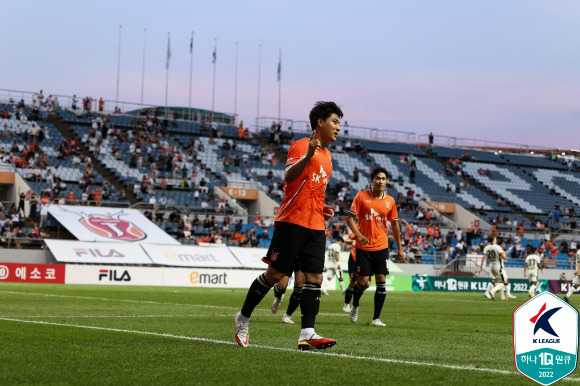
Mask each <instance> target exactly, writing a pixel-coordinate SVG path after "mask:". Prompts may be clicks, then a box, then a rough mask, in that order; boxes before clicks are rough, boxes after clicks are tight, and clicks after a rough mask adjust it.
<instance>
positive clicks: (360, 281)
mask: <svg viewBox="0 0 580 386" xmlns="http://www.w3.org/2000/svg"><path fill="white" fill-rule="evenodd" d="M356 270H357V272H358V278H357V281H356V284H355V285H354V288H353V294H352V308H351V310H350V321H351V322H352V323H356V321H357V320H358V309H359V306H360V299H361V297H362V296H363V294H364V292H365V291H366V289H367V288H369V285H370V277H371V275H372V274H373V271H372V266H371V258H370V256H369V252H367V251H363V250H361V249H358V248H357V249H356Z"/></svg>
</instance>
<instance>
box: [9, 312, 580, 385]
mask: <svg viewBox="0 0 580 386" xmlns="http://www.w3.org/2000/svg"><path fill="white" fill-rule="evenodd" d="M0 320H3V321H7V322H17V323H31V324H41V325H49V326H58V327H73V328H85V329H88V330H98V331H111V332H121V333H129V334H140V335H149V336H157V337H162V338H171V339H183V340H190V341H195V342H207V343H215V344H223V345H230V346H232V345H233V346H235V345H236V343H234V342H230V341H223V340H216V339H208V338H199V337H193V336H184V335H173V334H166V333H159V332H151V331H138V330H124V329H119V328H108V327H95V326H84V325H79V324H67V323H54V322H45V321H36V320H22V319H15V318H7V317H0ZM250 347H251V348H257V349H265V350H276V351H286V352H292V353H296V354H298V355H303V354H308V355H324V356H329V357H336V358H347V359H355V360H362V361H372V362H383V363H397V364H403V365H411V366H427V367H438V368H444V369H451V370H466V371H479V372H484V373H495V374H505V375H514V374H517V373H516V372H514V371H507V370H498V369H488V368H481V367H473V366H456V365H447V364H440V363H431V362H417V361H404V360H399V359H390V358H379V357H366V356H360V355H351V354H337V353H332V352H329V351H299V350H296V349H289V348H282V347H272V346H264V345H251V346H250ZM240 349H241V348H240ZM246 350H247V349H246ZM564 380H569V381H580V378H564Z"/></svg>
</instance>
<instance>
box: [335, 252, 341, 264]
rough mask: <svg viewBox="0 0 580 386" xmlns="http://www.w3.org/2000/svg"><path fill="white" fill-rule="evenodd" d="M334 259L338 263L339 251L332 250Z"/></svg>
mask: <svg viewBox="0 0 580 386" xmlns="http://www.w3.org/2000/svg"><path fill="white" fill-rule="evenodd" d="M334 260H336V262H337V263H340V252H338V251H337V252H334Z"/></svg>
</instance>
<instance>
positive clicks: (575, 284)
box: [564, 276, 580, 303]
mask: <svg viewBox="0 0 580 386" xmlns="http://www.w3.org/2000/svg"><path fill="white" fill-rule="evenodd" d="M578 286H580V277H578V276H574V280H573V281H572V285H571V286H570V288H569V289H568V292H566V296H564V300H565V301H566V303H570V296H572V294H573V293H574V290H575V289H576V288H578Z"/></svg>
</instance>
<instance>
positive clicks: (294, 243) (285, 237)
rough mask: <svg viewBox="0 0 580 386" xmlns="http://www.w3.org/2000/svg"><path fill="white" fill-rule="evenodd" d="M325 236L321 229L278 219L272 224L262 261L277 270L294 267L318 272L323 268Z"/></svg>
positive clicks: (288, 270) (282, 270)
mask: <svg viewBox="0 0 580 386" xmlns="http://www.w3.org/2000/svg"><path fill="white" fill-rule="evenodd" d="M325 252H326V236H325V233H324V231H323V230H314V229H308V228H305V227H302V226H300V225H296V224H291V223H287V222H282V221H278V222H276V223H275V224H274V234H273V235H272V242H271V243H270V247H269V248H268V252H267V253H266V256H265V257H264V258H262V261H263V262H264V263H266V264H268V265H269V266H271V267H272V268H274V269H276V270H277V271H280V272H284V273H288V272H293V270H294V269H295V268H296V266H295V265H294V264H295V262H294V261H295V260H296V257H298V263H299V269H301V270H302V272H304V273H319V274H321V273H322V271H323V270H324V257H325V255H326V253H325Z"/></svg>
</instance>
